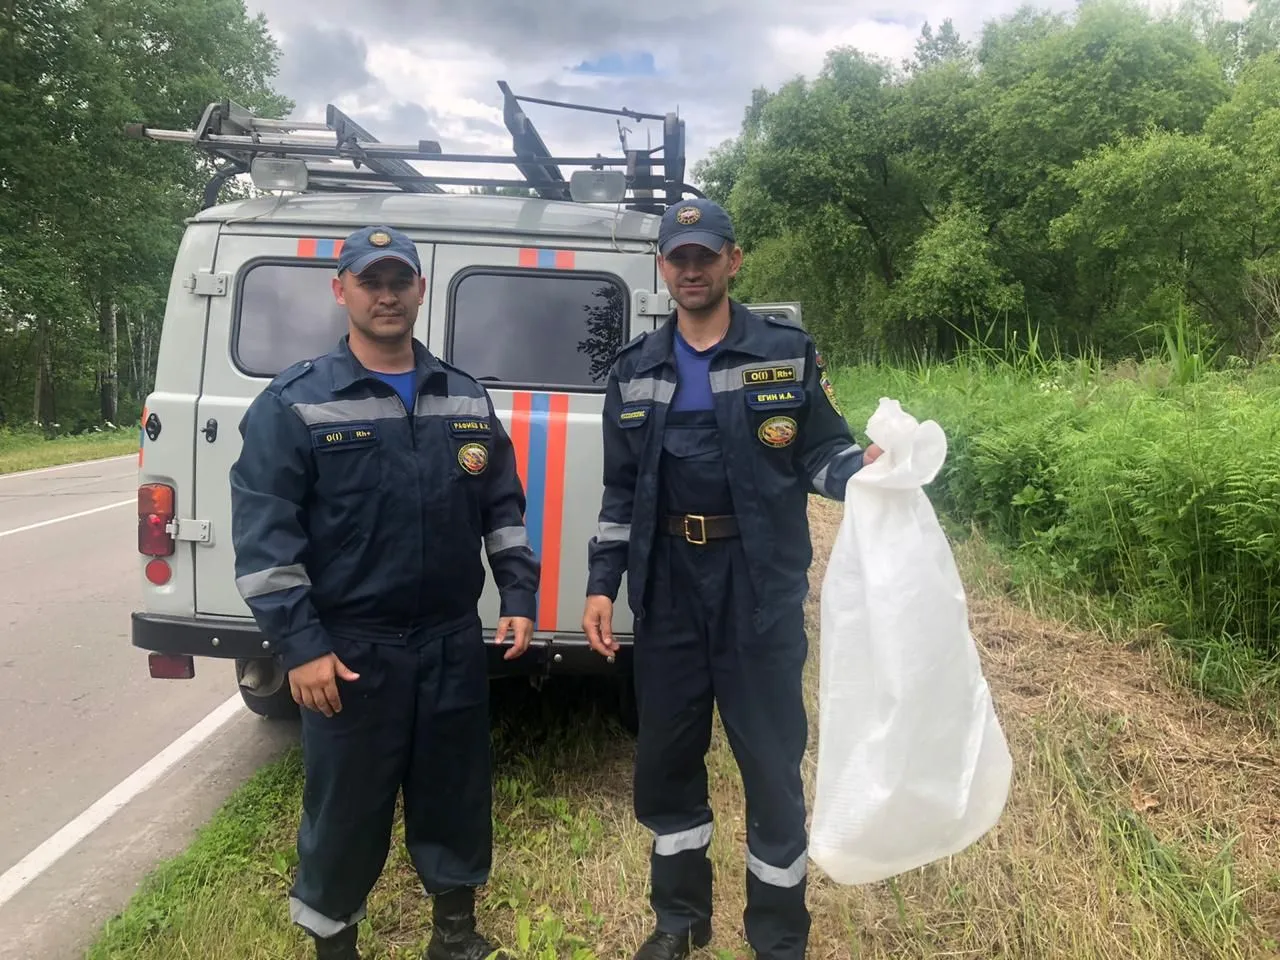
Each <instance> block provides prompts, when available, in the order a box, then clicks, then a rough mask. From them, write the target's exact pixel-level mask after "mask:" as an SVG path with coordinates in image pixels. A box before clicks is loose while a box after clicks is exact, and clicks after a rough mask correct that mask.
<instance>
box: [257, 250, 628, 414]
mask: <svg viewBox="0 0 1280 960" xmlns="http://www.w3.org/2000/svg"><path fill="white" fill-rule="evenodd" d="M332 276H333V267H332V265H329V264H324V265H317V266H311V265H309V264H296V263H293V264H282V263H264V264H259V265H257V266H254V267H251V268H250V269H249V270H247V271H246V272H245V274H244V278H243V280H242V282H241V287H240V301H239V304H238V305H237V307H238V309H237V322H236V328H235V332H234V334H233V339H234V343H233V345H232V352H233V354H234V356H235V360H236V363H237V365H238V366H239V367H240V369H241V370H242V371H243V372H244V373H246V374H248V375H249V376H253V377H274V376H275V375H276V374H277V373H279V372H280V371H281V370H283V369H285V368H286V367H288V366H289V365H290V364H292V363H296V362H297V361H299V360H305V359H307V358H309V357H316V356H319V355H321V354H323V353H328V352H329V351H330V350H332V349H333V347H334V345H335V344H336V343H337V342H338V340H339V339H340V338H341V337H342V336H343V334H345V333H346V332H347V312H346V308H344V307H342V306H340V305H339V304H338V303H337V302H336V301H335V300H334V298H333V291H332V290H331V289H330V285H329V283H330V279H331V278H332ZM626 302H627V298H626V293H625V290H624V288H623V286H622V284H621V283H620V282H619V281H618V280H617V279H615V278H613V277H609V276H602V275H597V274H584V273H570V272H569V271H563V272H560V271H557V272H555V273H551V272H549V271H548V272H540V273H532V272H519V273H517V272H507V271H502V270H497V269H485V270H472V271H468V272H465V273H463V274H461V275H460V276H459V278H458V279H456V280H455V281H454V283H453V288H452V290H451V291H450V297H449V330H448V347H447V356H446V359H448V360H449V361H450V362H451V363H453V364H455V365H456V366H458V367H461V368H462V369H463V370H465V371H466V372H467V373H469V374H471V376H473V377H477V378H483V379H484V380H485V381H486V382H490V383H496V384H510V385H524V386H552V387H558V388H560V389H584V390H595V389H603V387H604V382H605V378H606V377H607V376H608V373H609V364H610V362H611V361H612V359H613V355H614V353H616V352H617V350H618V348H619V347H621V346H622V344H623V342H624V339H623V338H624V336H625V332H626V322H627V309H626ZM422 310H423V315H424V316H425V313H426V307H425V306H424V307H423V308H422Z"/></svg>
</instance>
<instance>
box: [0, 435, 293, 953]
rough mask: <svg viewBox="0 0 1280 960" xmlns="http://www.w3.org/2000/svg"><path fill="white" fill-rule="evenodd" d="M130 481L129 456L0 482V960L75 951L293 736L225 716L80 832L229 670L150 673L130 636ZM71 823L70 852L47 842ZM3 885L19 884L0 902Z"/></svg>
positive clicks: (207, 709)
mask: <svg viewBox="0 0 1280 960" xmlns="http://www.w3.org/2000/svg"><path fill="white" fill-rule="evenodd" d="M136 483H137V479H136V458H135V457H124V458H119V459H114V460H108V461H102V462H99V463H93V464H81V465H77V466H74V467H65V468H55V469H52V470H47V471H35V472H32V473H28V474H16V475H9V476H3V475H0V958H4V960H9V958H11V957H12V958H19V957H21V958H23V960H64V958H66V960H71V958H80V957H82V956H83V953H84V949H85V947H86V946H87V945H88V944H89V943H90V942H91V941H92V940H93V938H94V936H95V934H96V931H97V930H98V929H100V927H101V925H102V923H103V922H104V921H105V920H107V919H108V918H109V917H110V916H111V915H112V914H114V913H115V912H116V911H118V910H119V909H120V908H121V907H123V906H124V905H125V904H126V903H127V901H128V899H129V897H130V896H131V895H132V893H133V892H134V890H135V888H136V885H137V883H138V881H139V880H141V879H142V877H143V876H144V875H145V874H146V872H147V871H148V870H149V869H150V868H151V867H152V866H154V864H155V863H156V862H157V861H158V860H159V859H162V858H164V857H167V856H171V855H173V854H175V853H178V852H180V851H181V850H182V849H183V848H184V847H185V846H186V844H187V843H188V842H189V841H190V839H191V837H192V836H193V834H194V832H195V830H196V829H198V827H199V826H200V825H201V824H202V823H204V822H205V821H206V820H207V819H208V817H209V816H210V815H211V814H212V813H213V812H214V811H215V810H216V809H217V807H218V805H219V804H220V803H221V802H222V800H224V799H225V798H226V796H227V795H228V794H229V793H230V792H231V791H232V790H234V789H235V788H236V787H237V786H238V785H239V784H240V783H242V782H243V781H244V779H245V778H246V777H248V776H249V775H250V774H252V773H253V771H254V770H256V769H257V768H258V767H259V766H260V765H261V764H263V763H264V762H267V761H269V760H270V759H272V758H274V757H276V756H278V755H279V754H280V753H281V752H282V751H283V750H284V749H285V748H286V747H287V746H288V745H289V744H290V743H291V742H294V741H295V740H296V737H297V728H296V725H294V724H281V723H275V722H267V721H264V720H261V719H260V718H258V717H256V716H254V715H253V714H251V713H249V712H248V710H246V709H244V708H243V707H240V708H239V709H234V707H233V709H234V716H233V717H232V719H230V720H229V721H228V722H225V723H223V724H222V725H221V726H219V727H218V728H217V731H216V732H215V733H214V734H213V735H212V736H209V737H208V738H207V739H205V740H203V742H201V743H200V744H199V745H198V746H197V747H195V748H194V749H193V750H192V751H191V752H190V753H188V754H187V755H186V756H185V757H184V758H183V759H182V760H181V761H180V762H178V763H176V764H175V765H173V766H172V767H171V768H170V769H168V771H167V772H166V773H164V775H162V776H161V777H160V778H159V779H158V780H156V781H155V782H154V783H151V784H150V785H149V786H148V787H147V788H146V789H145V790H143V791H142V792H141V793H138V794H137V795H136V796H135V797H132V798H131V799H129V800H128V802H127V803H126V804H125V805H124V806H123V807H122V808H120V809H118V810H117V811H116V812H114V814H113V815H112V816H110V817H109V818H108V819H106V820H105V822H101V825H99V826H96V827H95V828H94V829H92V830H89V828H88V827H86V826H85V824H86V823H88V824H96V823H97V822H98V821H99V820H100V819H101V818H100V817H94V816H93V813H94V811H93V810H92V809H91V808H93V807H94V805H95V803H96V802H97V801H99V800H101V799H102V798H104V796H107V795H108V794H109V793H111V791H113V789H114V788H116V787H117V786H118V785H121V784H122V782H124V781H126V780H128V779H129V778H130V777H131V775H133V774H135V771H138V770H139V768H143V767H144V766H145V765H147V764H148V762H149V761H152V760H153V758H155V757H156V756H157V754H160V753H161V752H162V751H164V750H165V749H166V748H167V747H169V746H170V745H171V744H173V743H174V741H176V740H178V739H179V738H181V737H182V736H183V735H184V734H185V733H187V731H188V730H190V729H191V728H192V727H194V726H195V725H196V724H198V723H199V722H200V721H201V720H202V719H203V718H205V717H206V716H208V715H209V714H210V713H211V712H212V711H215V710H216V709H217V708H218V707H219V706H220V705H222V704H224V703H225V702H226V701H227V700H228V698H230V697H231V696H233V695H235V694H236V685H235V674H234V670H233V667H232V665H231V664H230V663H223V662H220V661H209V660H201V661H197V666H196V677H195V679H194V680H189V681H177V680H173V681H168V680H152V679H151V678H150V676H149V675H148V673H147V660H146V654H145V653H144V652H143V651H141V650H138V649H136V648H134V647H133V646H132V645H131V644H130V642H129V614H130V612H131V611H132V610H134V609H136V608H137V606H138V599H139V593H140V587H139V580H138V576H139V574H138V565H137V553H136V543H137V539H136V529H137V514H136V510H135V509H134V507H133V504H134V503H135V491H136ZM144 773H145V771H144ZM147 780H149V777H145V776H144V777H143V781H144V782H145V781H147ZM133 782H138V778H137V777H135V778H134V781H133ZM86 811H89V815H88V816H87V817H86V816H85V814H86ZM68 825H71V826H70V834H71V836H73V837H77V838H78V839H77V842H75V843H74V845H70V842H69V841H68V842H63V841H65V838H66V837H67V835H68V833H67V831H64V832H63V833H62V834H61V835H59V831H63V828H66V827H68ZM77 828H82V829H79V830H77ZM84 834H87V835H84ZM55 835H59V836H58V837H56V838H55ZM50 838H55V839H54V841H53V844H52V845H48V844H46V841H49V840H50ZM42 845H45V846H44V848H43V849H41V848H42ZM68 846H69V849H65V852H63V855H62V856H61V857H59V858H57V859H56V860H54V861H53V862H51V863H47V862H46V861H48V860H50V859H51V858H50V857H49V856H47V854H48V852H49V851H50V850H51V849H55V848H56V849H58V850H63V849H64V848H66V847H68ZM33 854H34V855H33ZM24 858H25V859H24ZM24 864H25V865H24ZM32 864H35V866H32ZM36 869H38V870H39V872H38V874H37V875H35V876H33V877H31V876H30V874H31V872H32V871H33V870H36ZM6 877H7V878H8V883H7V884H6ZM15 877H29V880H28V882H26V884H25V885H24V886H22V888H21V889H19V890H18V891H17V892H16V893H13V894H12V895H11V896H9V897H8V898H7V899H6V894H5V890H6V886H8V887H9V889H10V890H12V887H13V884H14V879H15Z"/></svg>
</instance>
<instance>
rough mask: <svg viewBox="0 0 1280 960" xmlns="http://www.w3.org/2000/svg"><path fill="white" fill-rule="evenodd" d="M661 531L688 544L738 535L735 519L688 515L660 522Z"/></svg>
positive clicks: (667, 518)
mask: <svg viewBox="0 0 1280 960" xmlns="http://www.w3.org/2000/svg"><path fill="white" fill-rule="evenodd" d="M662 530H663V532H664V533H668V534H670V535H671V536H675V537H684V538H685V539H686V540H687V541H689V542H690V543H697V544H703V543H706V542H707V541H708V540H724V539H725V538H727V537H736V536H737V535H738V520H737V518H736V517H731V516H726V517H704V516H702V515H701V514H697V513H690V514H682V515H680V516H668V517H666V518H665V519H664V520H663V522H662Z"/></svg>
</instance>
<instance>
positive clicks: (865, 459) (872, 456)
mask: <svg viewBox="0 0 1280 960" xmlns="http://www.w3.org/2000/svg"><path fill="white" fill-rule="evenodd" d="M882 453H884V451H883V450H881V449H880V448H879V447H877V446H876V445H875V444H874V443H873V444H871V446H869V447H867V449H866V450H864V451H862V463H863V465H864V466H865V465H866V464H868V463H875V462H876V460H878V459H879V457H880V454H882Z"/></svg>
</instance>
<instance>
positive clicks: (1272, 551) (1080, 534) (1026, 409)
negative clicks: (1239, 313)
mask: <svg viewBox="0 0 1280 960" xmlns="http://www.w3.org/2000/svg"><path fill="white" fill-rule="evenodd" d="M1028 342H1029V343H1030V344H1031V345H1032V347H1031V350H1032V354H1033V355H1032V357H1031V358H1030V359H1029V360H1028V359H1027V358H1025V357H1024V358H1021V359H1020V358H1018V357H1017V356H1010V355H1009V353H1008V350H1007V349H1005V350H993V349H992V348H991V347H990V346H989V345H986V344H976V345H975V346H974V347H973V349H971V350H970V351H968V352H966V353H965V354H964V355H963V356H961V357H959V358H957V359H956V360H954V361H952V362H950V363H948V364H943V365H934V366H930V367H925V366H918V367H916V368H915V369H912V370H895V369H891V368H885V367H861V368H853V369H849V370H845V371H842V372H841V374H840V376H839V377H838V378H837V390H838V394H839V398H840V402H841V406H842V409H844V411H845V413H846V415H847V416H848V417H849V420H850V422H851V424H852V425H853V426H854V428H855V431H856V432H858V434H859V435H861V434H862V432H863V429H864V428H865V423H866V418H867V416H869V415H870V414H871V413H872V412H873V411H874V409H875V402H876V400H877V399H878V398H879V397H880V396H892V397H894V398H895V399H898V400H899V401H901V402H902V404H903V406H904V407H905V408H906V409H907V410H908V411H910V412H911V413H913V414H914V415H915V416H917V417H919V418H920V419H922V420H923V419H934V420H937V421H938V422H939V423H940V424H941V425H942V427H943V429H944V430H945V431H946V433H947V437H948V443H949V452H948V459H947V463H946V465H945V467H944V468H943V470H942V472H941V473H940V474H939V476H938V478H937V480H936V481H935V482H934V484H933V486H932V487H931V488H930V490H929V495H930V497H931V498H932V499H933V502H934V503H935V505H936V506H937V507H938V508H939V510H940V512H941V513H942V514H943V515H944V516H945V518H946V519H947V520H948V521H949V523H950V525H951V527H952V528H953V529H957V530H963V529H965V528H967V527H970V526H978V527H980V528H981V529H982V530H983V531H984V532H985V533H986V534H987V535H988V536H989V537H991V538H994V539H995V540H997V541H998V542H1001V543H1003V544H1004V545H1005V546H1006V547H1007V548H1009V549H1010V550H1012V551H1013V552H1014V553H1015V554H1016V556H1017V557H1018V558H1019V559H1020V560H1021V561H1022V563H1021V566H1020V568H1021V569H1022V570H1024V571H1025V570H1034V571H1035V574H1034V575H1035V576H1036V577H1038V578H1040V579H1041V580H1043V581H1046V582H1049V583H1052V584H1054V585H1057V586H1059V587H1061V588H1063V589H1068V590H1077V591H1086V592H1090V593H1093V594H1095V595H1099V596H1102V597H1105V598H1107V599H1108V600H1111V601H1116V602H1118V603H1120V604H1121V606H1122V607H1123V608H1124V609H1125V610H1127V611H1128V613H1129V614H1130V615H1131V616H1132V617H1134V618H1137V619H1140V620H1141V621H1142V622H1144V623H1146V624H1154V625H1157V626H1160V627H1163V628H1164V629H1165V630H1166V631H1167V633H1168V634H1169V635H1170V636H1172V637H1173V638H1175V639H1176V640H1177V641H1178V642H1180V643H1181V645H1182V646H1183V647H1184V649H1185V650H1187V651H1188V652H1189V653H1191V654H1192V655H1193V656H1194V657H1196V658H1198V659H1199V661H1200V662H1199V664H1198V666H1197V668H1196V674H1195V675H1196V676H1197V677H1198V682H1200V683H1201V684H1202V685H1203V686H1204V687H1205V689H1206V691H1207V692H1210V693H1213V694H1214V695H1216V696H1218V697H1219V698H1222V699H1228V700H1232V699H1237V700H1238V699H1239V698H1240V697H1241V696H1243V695H1245V694H1246V693H1247V690H1246V688H1247V686H1248V685H1249V683H1250V678H1253V679H1255V680H1256V679H1257V678H1258V677H1259V676H1260V675H1261V674H1266V675H1267V676H1268V677H1270V676H1272V675H1273V674H1275V673H1277V672H1280V670H1277V668H1276V667H1275V666H1274V664H1276V663H1280V442H1278V441H1280V437H1278V434H1280V370H1277V369H1276V368H1275V367H1259V368H1255V369H1251V370H1238V369H1237V370H1231V371H1228V372H1223V371H1215V370H1211V369H1208V368H1207V367H1206V366H1205V365H1204V364H1203V360H1202V354H1201V352H1200V350H1199V349H1198V348H1199V347H1200V344H1198V343H1196V342H1195V340H1194V335H1193V334H1192V333H1191V332H1190V331H1189V330H1187V329H1186V327H1185V324H1178V325H1175V326H1174V327H1173V328H1171V331H1170V333H1169V340H1168V344H1167V346H1168V349H1169V356H1167V357H1165V358H1161V359H1152V360H1148V361H1145V362H1143V363H1129V364H1127V365H1124V366H1110V367H1104V366H1103V365H1102V364H1101V363H1099V362H1098V361H1097V360H1096V359H1095V358H1084V359H1064V358H1061V357H1060V356H1054V357H1046V356H1045V355H1044V354H1043V353H1040V352H1039V351H1038V348H1037V347H1035V346H1034V345H1035V343H1036V341H1035V340H1034V339H1030V340H1029V341H1028Z"/></svg>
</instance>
